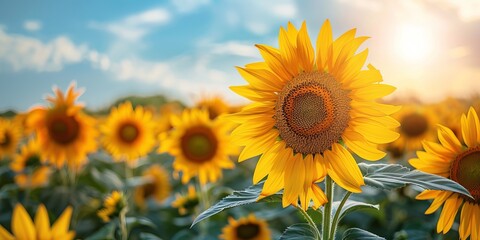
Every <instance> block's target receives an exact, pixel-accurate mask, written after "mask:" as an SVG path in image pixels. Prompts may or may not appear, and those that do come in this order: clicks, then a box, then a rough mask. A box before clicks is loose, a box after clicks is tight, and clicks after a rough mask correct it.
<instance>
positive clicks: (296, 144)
mask: <svg viewBox="0 0 480 240" xmlns="http://www.w3.org/2000/svg"><path fill="white" fill-rule="evenodd" d="M355 32H356V30H355V29H352V30H350V31H348V32H346V33H345V34H343V35H342V36H340V37H339V38H338V39H336V40H335V41H333V40H332V30H331V27H330V22H329V21H328V20H327V21H325V23H324V25H323V26H322V28H321V30H320V34H319V36H318V39H317V44H316V46H317V51H316V53H315V52H314V50H313V47H312V45H311V43H310V38H309V36H308V33H307V27H306V24H305V22H304V23H303V24H302V27H301V28H300V30H297V29H296V28H295V26H294V25H293V24H291V23H289V24H288V27H287V29H286V30H285V29H284V28H283V27H282V28H280V34H279V44H280V48H279V49H276V48H273V47H270V46H266V45H260V44H259V45H256V46H257V48H258V49H259V50H260V53H261V55H262V56H263V58H264V60H265V61H264V62H258V63H252V64H248V65H246V67H238V68H237V69H238V71H239V73H240V74H241V75H242V76H243V78H245V80H246V81H247V82H248V83H249V85H246V86H235V87H231V89H232V90H233V91H234V92H236V93H237V94H239V95H242V96H244V97H246V98H248V99H250V100H252V101H253V103H251V104H250V105H247V106H246V107H244V108H243V109H242V111H241V112H239V113H236V114H232V115H230V116H229V117H228V118H229V119H231V120H232V121H235V122H236V123H238V124H240V125H239V126H238V127H237V128H236V129H235V130H234V131H233V132H232V135H233V138H234V141H235V142H237V143H238V144H239V145H241V146H245V148H244V149H243V151H242V153H241V154H240V156H239V161H244V160H246V159H249V158H252V157H254V156H257V155H261V154H262V156H261V157H260V159H259V161H258V163H257V166H256V168H255V172H254V175H253V181H254V183H258V182H259V181H260V180H262V179H263V178H264V177H265V176H267V175H268V178H267V180H266V182H265V184H264V187H263V190H262V193H261V197H265V196H269V195H271V194H274V193H276V192H278V191H279V190H281V189H284V194H283V206H284V207H286V206H287V205H290V204H294V205H296V204H297V202H298V199H299V198H300V203H301V206H302V207H303V208H304V209H306V208H308V206H309V203H310V201H311V200H313V203H314V205H313V207H314V208H318V207H319V206H320V205H322V204H324V203H325V202H326V201H327V199H326V197H325V194H324V193H323V191H322V190H321V189H320V187H319V186H317V184H316V183H317V182H319V181H322V180H323V179H324V177H325V176H326V175H327V174H328V175H329V176H330V177H331V178H332V179H333V180H334V181H335V182H336V183H337V184H339V185H340V186H341V187H343V188H345V189H347V190H348V191H351V192H356V193H358V192H361V188H360V186H362V185H364V181H363V176H362V174H361V172H360V169H359V168H358V166H357V163H356V161H355V159H354V158H353V157H352V154H351V153H350V152H349V151H348V150H347V149H346V147H345V146H344V144H345V145H346V146H347V147H348V148H349V149H350V150H352V151H353V152H354V153H356V154H358V155H359V156H360V157H362V158H364V159H367V160H378V159H381V158H383V157H384V156H385V153H384V152H382V151H380V150H378V149H377V145H376V144H383V143H388V142H391V141H393V140H395V139H396V138H397V137H398V133H396V132H394V131H392V130H391V129H393V128H395V127H398V126H399V124H398V122H397V121H395V120H394V119H393V118H392V117H390V116H389V115H390V114H392V113H394V112H396V111H398V109H399V108H398V107H395V106H391V105H387V104H381V103H378V102H376V99H377V98H380V97H383V96H385V95H388V94H390V93H391V92H393V91H394V90H395V88H394V87H392V86H389V85H385V84H380V83H379V82H381V81H382V76H381V74H380V72H379V71H378V70H377V69H375V68H374V67H373V66H372V65H368V69H365V70H361V69H362V67H363V65H364V62H365V60H366V57H367V54H368V51H367V50H364V51H362V52H360V53H358V54H355V52H356V51H357V48H358V47H359V46H360V45H361V43H363V42H364V41H365V40H366V39H367V37H355ZM342 143H343V144H342Z"/></svg>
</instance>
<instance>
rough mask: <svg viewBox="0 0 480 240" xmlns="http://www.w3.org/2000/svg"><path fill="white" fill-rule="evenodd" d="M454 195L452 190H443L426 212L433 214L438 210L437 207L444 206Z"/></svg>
mask: <svg viewBox="0 0 480 240" xmlns="http://www.w3.org/2000/svg"><path fill="white" fill-rule="evenodd" d="M451 195H452V192H441V193H439V194H438V197H437V198H435V199H434V200H433V202H432V204H431V205H430V207H429V208H428V209H427V210H426V211H425V214H432V213H433V212H435V211H437V209H438V208H439V207H440V206H442V204H443V203H444V202H445V201H446V200H447V199H448V198H449V197H450V196H451Z"/></svg>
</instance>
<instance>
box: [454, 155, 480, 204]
mask: <svg viewBox="0 0 480 240" xmlns="http://www.w3.org/2000/svg"><path fill="white" fill-rule="evenodd" d="M450 177H451V179H452V180H453V181H455V182H457V183H459V184H460V185H462V186H463V187H465V188H466V189H467V190H468V191H469V192H470V194H471V195H472V196H473V197H474V198H475V201H476V202H477V203H480V146H478V147H474V148H471V149H469V150H467V151H465V152H463V153H461V154H460V155H458V156H457V157H456V158H455V160H454V161H453V163H452V167H451V168H450ZM469 200H471V199H469Z"/></svg>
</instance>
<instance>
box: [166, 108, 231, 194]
mask: <svg viewBox="0 0 480 240" xmlns="http://www.w3.org/2000/svg"><path fill="white" fill-rule="evenodd" d="M172 124H173V127H174V129H173V130H172V131H171V132H170V133H164V134H162V135H161V137H160V148H159V152H169V153H170V154H171V155H173V156H174V157H175V160H174V162H173V168H174V169H175V171H176V172H182V183H187V182H188V181H189V180H190V179H191V178H192V177H195V176H198V179H199V181H200V184H202V185H205V184H207V183H208V182H215V181H217V180H218V179H219V178H220V177H221V176H222V169H231V168H233V167H234V166H235V165H234V163H233V162H232V161H231V160H230V159H229V156H230V155H235V154H236V153H237V152H238V148H237V147H235V146H233V145H232V144H230V136H229V135H228V134H227V133H228V132H229V131H230V129H231V124H229V123H228V122H226V121H222V120H220V119H217V120H210V118H209V116H208V112H206V111H202V110H199V109H186V110H185V111H183V113H182V116H181V117H177V116H173V117H172Z"/></svg>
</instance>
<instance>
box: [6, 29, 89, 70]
mask: <svg viewBox="0 0 480 240" xmlns="http://www.w3.org/2000/svg"><path fill="white" fill-rule="evenodd" d="M86 53H87V47H86V46H85V45H80V46H77V45H75V43H73V42H72V41H71V40H70V39H69V38H68V37H65V36H59V37H56V38H55V39H53V40H51V41H49V42H42V41H40V40H38V39H35V38H31V37H26V36H22V35H14V34H9V33H7V32H5V31H4V30H3V29H1V28H0V61H2V62H6V63H8V64H10V65H11V66H12V68H13V70H14V71H20V70H24V69H28V70H35V71H39V72H44V71H46V72H51V71H60V70H61V69H62V68H63V66H64V65H66V64H71V63H77V62H80V61H82V60H83V59H84V57H85V56H86Z"/></svg>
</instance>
